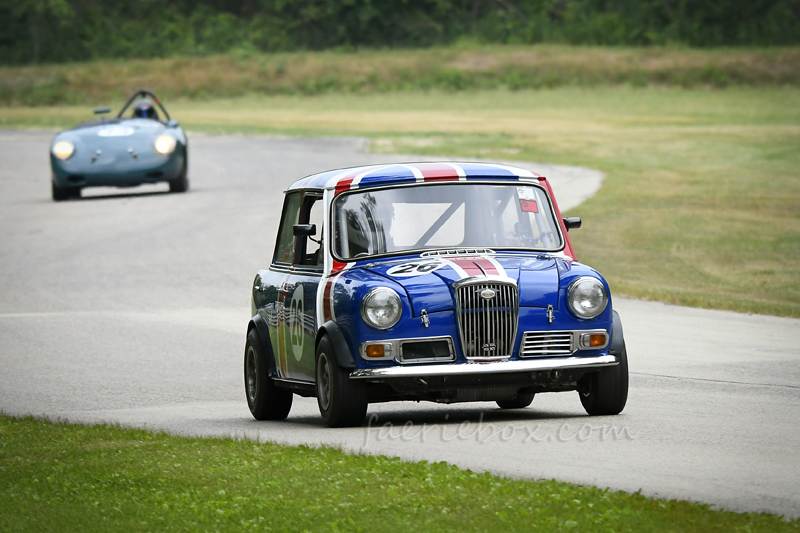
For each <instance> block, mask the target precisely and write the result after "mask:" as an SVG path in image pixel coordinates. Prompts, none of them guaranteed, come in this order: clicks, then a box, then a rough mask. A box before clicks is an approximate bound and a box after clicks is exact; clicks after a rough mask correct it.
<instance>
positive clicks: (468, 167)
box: [289, 163, 542, 194]
mask: <svg viewBox="0 0 800 533" xmlns="http://www.w3.org/2000/svg"><path fill="white" fill-rule="evenodd" d="M540 177H542V176H540V175H539V174H535V173H533V172H531V171H529V170H525V169H522V168H517V167H511V166H507V165H500V164H492V163H391V164H388V165H372V166H366V167H354V168H344V169H339V170H330V171H328V172H321V173H319V174H314V175H312V176H308V177H306V178H303V179H301V180H298V181H296V182H294V183H293V184H292V185H291V186H290V187H289V190H292V189H329V190H335V191H336V194H339V193H340V192H344V191H346V190H350V189H360V188H365V187H377V186H381V185H400V184H405V183H426V182H438V181H470V180H481V181H485V180H506V181H507V180H512V181H514V180H525V181H529V180H530V181H534V180H538V178H540Z"/></svg>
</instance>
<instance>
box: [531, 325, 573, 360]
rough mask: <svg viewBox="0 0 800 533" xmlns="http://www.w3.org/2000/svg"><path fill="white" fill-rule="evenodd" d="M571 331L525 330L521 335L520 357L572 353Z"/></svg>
mask: <svg viewBox="0 0 800 533" xmlns="http://www.w3.org/2000/svg"><path fill="white" fill-rule="evenodd" d="M573 344H574V343H573V335H572V332H571V331H564V332H550V331H526V332H525V335H523V337H522V349H521V350H520V356H521V357H544V356H554V355H572V353H573V352H574V351H575V349H574V345H573Z"/></svg>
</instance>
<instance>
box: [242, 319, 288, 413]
mask: <svg viewBox="0 0 800 533" xmlns="http://www.w3.org/2000/svg"><path fill="white" fill-rule="evenodd" d="M262 352H263V349H262V347H261V340H260V339H259V338H258V334H257V333H256V330H254V329H252V330H250V333H248V334H247V344H246V345H245V347H244V391H245V394H246V396H247V406H248V407H249V408H250V412H251V413H252V414H253V417H254V418H255V419H256V420H284V419H286V417H287V416H289V411H290V410H291V409H292V397H293V396H292V393H291V392H290V391H287V390H283V389H279V388H278V387H276V386H275V382H274V381H273V380H272V378H270V377H269V367H268V366H267V358H266V354H264V353H262Z"/></svg>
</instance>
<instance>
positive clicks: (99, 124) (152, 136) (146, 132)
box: [56, 119, 166, 154]
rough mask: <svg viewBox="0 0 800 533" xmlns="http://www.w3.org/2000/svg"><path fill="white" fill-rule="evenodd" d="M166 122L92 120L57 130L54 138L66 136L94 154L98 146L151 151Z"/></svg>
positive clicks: (111, 149)
mask: <svg viewBox="0 0 800 533" xmlns="http://www.w3.org/2000/svg"><path fill="white" fill-rule="evenodd" d="M165 129H166V126H164V124H162V123H161V122H158V121H157V120H150V119H106V120H102V119H101V120H93V121H91V122H87V123H84V124H81V125H79V126H77V127H75V128H74V129H71V130H67V131H64V132H62V133H60V134H59V135H58V137H57V139H56V140H66V141H70V142H71V143H73V144H74V145H75V147H76V149H77V148H79V147H80V148H82V149H83V150H82V151H85V152H86V153H91V154H93V153H94V152H95V151H97V150H101V151H103V152H106V151H119V150H122V151H125V152H127V151H128V149H129V148H131V149H133V150H136V151H152V150H153V146H154V143H155V140H156V139H157V138H158V136H159V135H161V134H162V133H163V132H164V130H165Z"/></svg>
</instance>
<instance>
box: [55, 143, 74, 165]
mask: <svg viewBox="0 0 800 533" xmlns="http://www.w3.org/2000/svg"><path fill="white" fill-rule="evenodd" d="M74 151H75V146H73V145H72V143H71V142H69V141H58V142H57V143H56V144H54V145H53V155H54V156H56V157H57V158H59V159H61V160H62V161H63V160H65V159H69V158H70V156H72V153H73V152H74Z"/></svg>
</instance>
